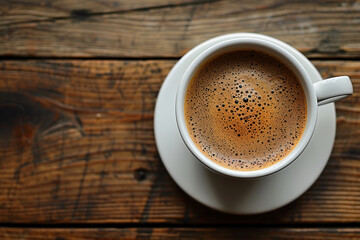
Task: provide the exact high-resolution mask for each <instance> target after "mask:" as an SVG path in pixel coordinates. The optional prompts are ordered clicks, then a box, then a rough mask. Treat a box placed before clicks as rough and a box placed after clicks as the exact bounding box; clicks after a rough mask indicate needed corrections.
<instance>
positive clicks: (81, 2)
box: [0, 0, 202, 25]
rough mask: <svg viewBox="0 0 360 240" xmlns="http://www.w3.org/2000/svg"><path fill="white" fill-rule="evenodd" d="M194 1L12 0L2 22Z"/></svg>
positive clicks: (0, 7) (2, 5) (3, 7)
mask: <svg viewBox="0 0 360 240" xmlns="http://www.w3.org/2000/svg"><path fill="white" fill-rule="evenodd" d="M193 2H195V4H196V3H197V2H202V1H197V0H151V1H148V0H137V1H125V0H88V1H86V0H78V1H73V0H63V1H61V0H45V1H34V0H13V1H1V2H0V11H1V18H0V24H1V25H5V24H11V23H20V22H29V21H44V20H51V19H54V18H69V17H71V16H72V17H78V18H82V17H86V16H88V15H96V14H104V13H115V12H122V11H134V10H137V9H146V8H159V7H167V6H169V5H170V6H176V5H186V4H189V3H193Z"/></svg>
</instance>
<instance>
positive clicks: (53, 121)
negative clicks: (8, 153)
mask: <svg viewBox="0 0 360 240" xmlns="http://www.w3.org/2000/svg"><path fill="white" fill-rule="evenodd" d="M72 122H75V123H74V124H72V125H73V126H75V125H78V124H76V121H75V120H73V119H71V118H70V117H69V116H67V115H66V114H64V113H63V112H61V111H59V110H58V109H54V108H52V106H51V105H50V104H49V103H48V102H47V101H46V99H41V98H37V97H35V96H32V95H28V94H21V93H14V92H0V148H4V147H9V146H14V145H17V146H18V147H21V148H22V147H26V146H29V145H30V144H31V143H32V141H33V138H34V137H35V136H37V134H38V133H39V132H41V133H44V132H45V131H47V134H49V133H51V131H49V130H51V129H53V130H52V131H53V132H54V131H56V130H58V129H59V128H60V127H61V126H63V125H64V123H72ZM68 125H70V124H68ZM57 126H60V127H57ZM56 127H57V128H56Z"/></svg>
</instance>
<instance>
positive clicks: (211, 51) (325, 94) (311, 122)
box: [175, 38, 353, 178]
mask: <svg viewBox="0 0 360 240" xmlns="http://www.w3.org/2000/svg"><path fill="white" fill-rule="evenodd" d="M242 49H243V50H255V51H260V52H263V53H266V54H268V55H270V56H273V57H275V58H276V59H279V60H280V61H281V62H282V63H284V64H285V65H286V66H287V67H288V68H289V69H290V70H291V71H292V72H293V73H294V74H295V75H296V77H297V78H298V80H299V81H300V83H301V85H302V87H303V89H304V93H305V96H306V102H307V121H306V127H305V130H304V133H303V135H302V137H301V139H300V141H299V143H298V144H297V145H296V146H295V148H294V149H293V150H292V151H291V152H290V153H289V154H288V155H287V156H286V157H285V158H283V159H282V160H280V161H278V162H277V163H275V164H273V165H271V166H269V167H267V168H263V169H259V170H253V171H239V170H233V169H229V168H225V167H223V166H221V165H218V164H216V163H215V162H214V161H212V160H211V159H209V158H208V157H206V156H205V155H204V154H203V153H202V152H201V151H200V150H199V149H198V148H197V147H196V145H195V144H194V142H193V140H192V139H191V137H190V134H189V132H188V129H187V127H186V122H185V114H184V104H185V94H186V91H187V88H188V85H189V82H190V80H191V79H192V78H193V76H194V74H195V73H196V72H197V71H198V70H199V68H200V67H201V66H202V65H203V64H204V63H205V62H207V61H208V60H209V59H211V58H213V57H215V56H217V55H221V54H222V53H226V52H231V51H236V50H242ZM352 93H353V88H352V84H351V81H350V78H349V77H347V76H341V77H334V78H329V79H326V80H323V81H320V82H317V83H313V82H312V81H311V79H310V76H309V74H308V73H307V72H306V70H305V69H304V67H303V66H302V65H301V63H300V62H299V61H298V60H297V59H296V58H295V57H294V56H293V55H291V54H290V53H289V52H288V51H286V50H285V49H284V48H282V47H280V46H278V45H276V44H274V43H272V42H268V41H266V40H260V39H255V38H241V39H240V38H239V39H232V40H226V41H223V42H220V43H218V44H215V45H214V46H212V47H210V48H208V49H206V50H205V51H203V52H202V53H201V54H200V55H199V56H198V57H197V58H196V59H195V60H194V61H193V62H192V63H191V64H190V66H189V67H188V69H187V71H186V72H185V74H184V75H183V77H182V79H181V81H180V84H179V86H178V90H177V96H176V103H175V114H176V121H177V126H178V129H179V132H180V135H181V137H182V139H183V141H184V143H185V145H186V146H187V147H188V149H189V150H190V151H191V152H192V154H193V155H194V156H195V157H196V158H197V159H198V160H199V161H200V162H201V163H203V164H204V165H205V166H206V167H208V168H210V169H211V170H213V171H215V172H217V173H221V174H224V175H227V176H231V177H237V178H255V177H262V176H266V175H269V174H272V173H275V172H277V171H279V170H281V169H282V168H284V167H286V166H288V165H289V164H290V163H291V162H293V161H294V160H295V159H297V158H298V157H299V156H300V154H301V153H302V152H303V151H304V149H305V148H306V146H307V145H308V143H309V141H310V139H311V137H312V135H313V132H314V129H315V125H316V121H317V114H318V106H320V105H323V104H327V103H331V102H334V101H337V100H339V99H342V98H345V97H347V96H349V95H351V94H352Z"/></svg>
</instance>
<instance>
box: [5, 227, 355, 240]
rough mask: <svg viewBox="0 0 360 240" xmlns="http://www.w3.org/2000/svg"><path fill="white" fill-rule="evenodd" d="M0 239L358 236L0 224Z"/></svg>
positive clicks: (321, 231)
mask: <svg viewBox="0 0 360 240" xmlns="http://www.w3.org/2000/svg"><path fill="white" fill-rule="evenodd" d="M0 237H1V239H24V240H31V239H36V240H39V239H59V240H60V239H61V240H70V239H87V240H90V239H91V240H98V239H102V240H115V239H116V240H117V239H148V240H161V239H185V240H186V239H216V240H218V239H224V240H227V239H249V240H251V239H259V240H263V239H301V240H303V239H326V240H336V239H339V240H340V239H341V240H343V239H344V240H345V239H358V238H360V229H359V228H344V229H339V228H247V229H245V228H240V227H239V228H207V229H201V228H191V229H186V228H122V229H121V228H120V229H119V228H93V229H89V228H85V229H76V228H72V229H53V228H50V229H48V228H46V229H41V228H38V229H36V228H0Z"/></svg>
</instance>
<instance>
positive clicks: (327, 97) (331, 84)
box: [314, 76, 353, 106]
mask: <svg viewBox="0 0 360 240" xmlns="http://www.w3.org/2000/svg"><path fill="white" fill-rule="evenodd" d="M314 88H315V92H316V97H317V101H318V106H321V105H324V104H327V103H331V102H335V101H337V100H340V99H343V98H346V97H347V96H349V95H351V94H352V93H353V86H352V84H351V81H350V78H349V77H348V76H341V77H333V78H328V79H325V80H322V81H319V82H317V83H314Z"/></svg>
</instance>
